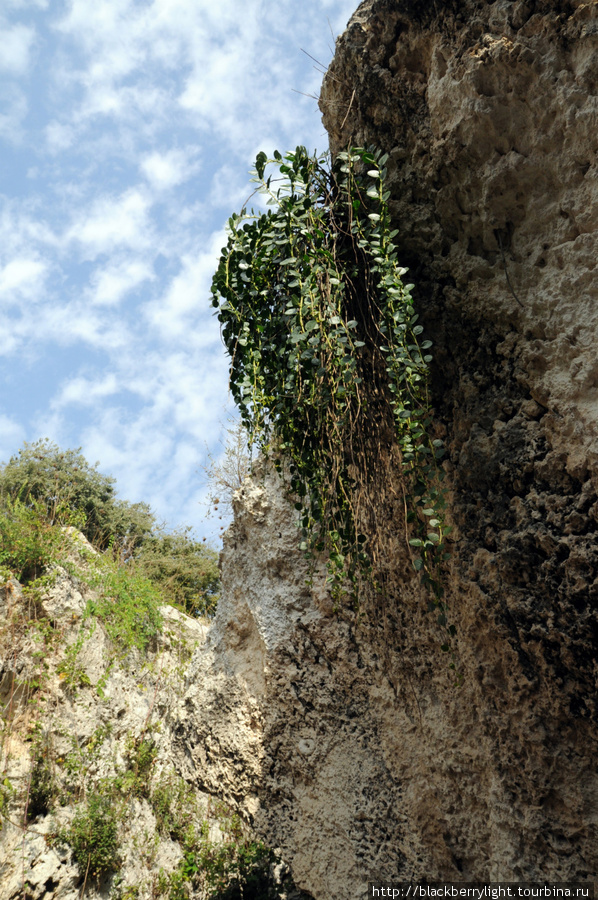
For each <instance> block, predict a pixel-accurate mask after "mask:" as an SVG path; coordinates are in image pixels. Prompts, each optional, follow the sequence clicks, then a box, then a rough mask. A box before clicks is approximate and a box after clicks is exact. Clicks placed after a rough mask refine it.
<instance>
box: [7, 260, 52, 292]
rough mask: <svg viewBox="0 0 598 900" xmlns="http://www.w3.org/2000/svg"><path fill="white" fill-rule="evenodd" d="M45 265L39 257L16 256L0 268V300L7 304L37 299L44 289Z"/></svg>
mask: <svg viewBox="0 0 598 900" xmlns="http://www.w3.org/2000/svg"><path fill="white" fill-rule="evenodd" d="M46 271H47V266H46V264H45V263H43V262H41V261H40V260H39V259H34V258H31V257H27V256H18V257H16V258H14V259H11V261H10V262H9V263H7V264H6V265H5V266H4V268H3V269H1V270H0V300H4V301H7V302H8V303H9V304H10V303H13V304H16V303H20V302H21V301H22V300H24V299H26V300H39V299H41V294H42V292H43V289H44V280H45V276H46Z"/></svg>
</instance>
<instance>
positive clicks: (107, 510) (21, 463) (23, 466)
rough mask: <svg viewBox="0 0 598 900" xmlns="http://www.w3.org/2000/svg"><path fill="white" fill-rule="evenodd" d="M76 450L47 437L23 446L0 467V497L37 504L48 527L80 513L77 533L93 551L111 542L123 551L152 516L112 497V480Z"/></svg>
mask: <svg viewBox="0 0 598 900" xmlns="http://www.w3.org/2000/svg"><path fill="white" fill-rule="evenodd" d="M80 451H81V448H80V447H78V448H77V449H76V450H61V449H60V448H59V447H58V446H57V445H56V444H53V443H51V442H50V441H49V440H48V439H47V438H44V439H43V440H39V441H35V442H34V443H31V444H29V443H25V444H24V446H23V448H22V449H21V450H19V452H18V455H16V456H12V457H11V458H10V460H9V461H8V463H6V464H5V465H4V466H3V467H2V468H0V496H3V497H7V498H9V499H12V500H15V499H16V500H20V501H21V502H22V503H25V504H33V503H35V502H36V501H37V502H41V503H42V504H43V505H44V506H45V508H46V510H47V516H48V521H49V523H50V524H54V523H60V521H61V520H64V519H68V514H69V513H71V514H72V513H79V514H80V515H81V519H82V521H81V524H80V526H79V527H80V528H81V531H82V532H83V533H84V534H85V536H86V538H87V539H88V540H89V541H90V542H91V543H92V544H93V545H94V546H95V547H97V548H98V549H100V550H103V549H105V548H106V547H107V546H108V545H109V543H110V542H111V541H116V542H118V543H119V544H120V546H121V547H122V548H123V549H124V550H125V551H126V552H128V553H130V552H132V551H133V550H134V548H135V547H137V546H139V545H140V544H141V543H142V542H143V540H144V538H145V537H146V536H147V535H148V534H150V532H151V530H152V528H153V527H154V525H155V518H154V516H153V514H152V512H151V510H150V507H149V506H148V504H147V503H128V502H127V501H125V500H119V499H118V498H117V496H116V490H115V486H114V485H115V479H114V478H111V477H110V476H109V475H102V473H101V472H98V470H97V466H98V464H97V463H96V464H95V465H93V466H92V465H90V464H89V463H88V462H87V460H86V459H85V457H84V456H83V455H82V454H81V452H80Z"/></svg>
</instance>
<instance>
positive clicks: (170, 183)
mask: <svg viewBox="0 0 598 900" xmlns="http://www.w3.org/2000/svg"><path fill="white" fill-rule="evenodd" d="M198 169H199V164H198V163H197V161H195V162H194V161H193V159H192V153H191V152H190V151H188V150H187V151H185V150H167V151H166V152H163V153H159V152H154V153H150V154H148V155H147V156H144V157H143V159H142V160H141V171H142V172H143V174H144V175H145V177H146V178H147V179H148V181H149V182H150V183H151V185H152V187H154V188H155V189H157V190H166V189H168V188H172V187H175V186H176V185H177V184H181V183H182V182H183V181H186V180H187V179H188V178H190V177H191V176H192V175H194V174H195V173H196V172H197V171H198Z"/></svg>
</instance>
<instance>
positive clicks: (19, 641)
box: [0, 529, 218, 900]
mask: <svg viewBox="0 0 598 900" xmlns="http://www.w3.org/2000/svg"><path fill="white" fill-rule="evenodd" d="M71 531H72V534H71V537H72V538H73V548H72V553H71V554H70V557H71V560H70V561H71V563H76V564H77V567H78V569H79V571H80V572H81V571H82V570H83V569H84V568H85V566H86V559H88V558H89V556H90V555H92V556H93V555H95V551H94V550H93V548H92V547H91V546H90V545H89V544H88V542H87V541H86V539H85V538H84V537H83V535H82V534H80V533H79V532H76V531H75V530H74V529H72V530H71ZM48 582H49V583H48V584H47V585H46V586H45V587H41V588H39V589H38V591H37V592H36V593H35V594H32V593H27V592H25V591H24V590H23V589H22V587H21V585H20V584H19V583H18V582H17V581H16V580H14V579H9V580H7V581H3V582H0V772H1V778H0V900H50V898H54V900H80V898H81V897H82V896H85V897H86V898H88V900H94V898H96V900H99V898H108V897H111V898H112V900H116V898H119V897H123V896H125V897H130V898H133V897H134V898H137V900H149V898H150V897H151V898H152V900H153V898H156V897H159V896H163V894H162V893H160V891H159V890H158V887H157V886H158V883H159V876H160V873H161V871H162V872H166V873H170V872H172V871H173V870H174V869H176V867H177V865H178V863H179V862H180V860H181V859H182V857H183V849H182V847H181V845H180V844H179V842H178V841H175V840H172V839H171V837H170V836H169V835H168V834H167V833H166V834H165V833H162V832H161V831H160V829H159V828H158V827H157V821H156V815H155V812H154V810H153V808H152V805H151V804H150V802H149V801H148V798H147V797H146V796H136V795H135V792H132V793H131V795H130V796H129V797H128V798H127V800H126V801H125V803H124V807H123V809H119V845H118V853H119V856H120V861H121V863H122V865H121V866H120V867H119V871H118V872H109V873H107V874H105V875H103V876H102V877H101V878H100V879H99V880H98V879H95V878H91V877H89V878H86V877H85V872H82V871H81V869H80V867H79V866H77V864H76V862H75V860H74V859H73V854H72V852H71V849H70V847H69V846H68V844H67V843H65V842H62V841H60V840H57V839H56V836H57V835H58V833H59V832H60V831H61V830H68V827H69V825H70V823H72V821H73V819H74V817H75V816H76V815H77V813H78V812H80V810H81V809H82V808H83V807H84V805H85V799H86V796H87V794H88V793H89V791H90V790H91V789H92V788H94V787H97V786H98V785H101V784H102V783H104V784H105V783H106V782H108V781H114V779H115V778H118V777H119V776H120V777H121V778H122V777H123V774H124V773H126V772H127V771H128V772H129V775H130V771H131V760H130V754H131V752H132V750H133V749H134V746H135V743H134V742H135V741H139V740H140V739H144V740H146V741H147V742H151V746H152V748H153V754H154V759H153V762H152V769H151V775H152V779H153V782H154V783H156V782H157V781H159V780H160V778H171V777H174V774H175V773H174V767H173V762H172V758H171V738H170V735H169V733H168V730H167V729H166V728H164V727H163V719H164V718H165V715H166V711H167V710H168V709H170V708H172V707H174V706H176V704H177V702H178V699H179V696H180V694H181V690H182V685H183V681H182V672H183V670H184V668H185V666H186V664H187V663H188V661H189V659H190V657H191V655H192V652H193V650H194V648H195V647H196V646H197V645H198V644H201V643H202V642H203V640H204V638H205V634H206V631H207V626H206V625H205V624H202V623H201V622H200V621H198V620H197V619H192V618H190V617H189V616H186V615H184V614H183V613H180V612H179V611H178V610H176V609H174V608H173V607H170V606H163V607H162V608H161V614H162V618H163V624H162V629H161V633H160V636H159V638H157V640H156V641H155V645H154V646H153V647H152V648H151V649H150V650H149V652H148V653H146V654H142V653H139V652H137V651H133V652H132V653H130V654H129V655H128V656H127V657H126V658H123V657H122V654H120V655H119V654H116V656H115V653H114V648H113V647H112V646H111V643H110V640H109V637H108V635H107V633H106V630H105V628H104V627H103V625H102V623H101V622H100V621H99V620H95V619H94V618H93V616H91V617H90V616H89V612H88V604H89V602H90V601H93V600H94V599H95V598H96V597H97V592H96V591H94V590H93V589H92V588H90V587H89V585H88V583H86V581H85V580H81V579H80V578H78V577H77V576H76V575H75V574H74V573H73V571H72V569H71V571H67V569H65V568H63V567H60V566H58V567H55V569H54V570H53V572H52V573H51V577H50V578H49V580H48ZM69 660H70V661H71V665H70V666H69V665H65V664H68V663H69ZM40 773H41V774H42V776H43V778H44V779H46V781H47V782H51V784H52V797H51V798H47V799H48V801H49V802H48V803H47V804H46V803H45V802H43V801H44V800H45V799H46V798H45V797H44V795H43V792H42V794H41V796H39V794H40V791H39V788H38V790H37V791H36V776H38V777H39V775H40ZM38 784H39V783H38ZM57 798H58V799H57ZM197 807H198V810H199V811H200V812H201V813H202V814H203V817H204V818H205V819H206V820H207V821H209V823H210V826H211V827H212V826H215V825H217V822H216V820H215V819H214V817H210V814H209V798H208V797H207V796H203V795H202V796H198V797H197ZM213 830H214V839H218V834H217V833H216V832H217V828H214V829H213Z"/></svg>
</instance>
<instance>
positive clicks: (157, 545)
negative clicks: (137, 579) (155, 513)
mask: <svg viewBox="0 0 598 900" xmlns="http://www.w3.org/2000/svg"><path fill="white" fill-rule="evenodd" d="M135 562H136V565H138V566H140V567H141V569H142V571H143V574H144V575H146V576H147V577H148V578H150V579H151V580H152V581H153V582H154V584H156V585H157V587H158V588H159V589H160V591H161V593H162V594H163V595H164V599H165V600H166V601H167V602H168V603H171V604H172V605H174V606H178V607H180V609H182V610H184V612H186V613H187V614H188V615H190V616H208V617H211V616H213V615H214V613H215V611H216V604H217V602H218V596H219V591H220V572H219V570H218V554H217V553H216V551H215V550H212V549H211V547H206V546H205V544H203V543H201V542H200V541H195V540H194V539H193V538H192V537H190V535H189V530H188V529H187V530H185V531H178V532H174V533H171V534H167V533H165V532H158V533H152V534H151V535H149V536H148V537H146V538H145V539H144V541H143V545H142V546H141V547H140V549H139V551H138V552H137V553H136V555H135Z"/></svg>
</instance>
